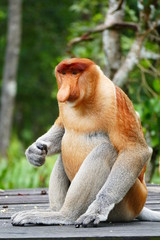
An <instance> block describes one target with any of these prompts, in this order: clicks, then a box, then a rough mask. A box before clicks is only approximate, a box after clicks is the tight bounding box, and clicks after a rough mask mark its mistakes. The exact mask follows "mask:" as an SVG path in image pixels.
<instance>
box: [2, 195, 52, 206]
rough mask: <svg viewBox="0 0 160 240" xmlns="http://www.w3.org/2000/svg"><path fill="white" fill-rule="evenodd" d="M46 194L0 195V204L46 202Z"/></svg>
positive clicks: (47, 200)
mask: <svg viewBox="0 0 160 240" xmlns="http://www.w3.org/2000/svg"><path fill="white" fill-rule="evenodd" d="M48 202H49V199H48V195H34V196H33V195H17V196H2V197H0V205H9V204H25V203H35V204H37V203H48Z"/></svg>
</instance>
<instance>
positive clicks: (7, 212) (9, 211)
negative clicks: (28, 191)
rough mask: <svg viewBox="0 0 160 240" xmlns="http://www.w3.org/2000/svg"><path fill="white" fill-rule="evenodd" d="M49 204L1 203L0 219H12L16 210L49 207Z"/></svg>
mask: <svg viewBox="0 0 160 240" xmlns="http://www.w3.org/2000/svg"><path fill="white" fill-rule="evenodd" d="M47 208H49V204H19V205H15V204H13V205H9V206H7V205H5V206H3V205H1V206H0V219H10V218H11V216H12V215H13V214H14V213H15V212H19V211H23V210H31V209H47Z"/></svg>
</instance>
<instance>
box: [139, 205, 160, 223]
mask: <svg viewBox="0 0 160 240" xmlns="http://www.w3.org/2000/svg"><path fill="white" fill-rule="evenodd" d="M137 219H139V220H141V221H151V222H160V212H158V211H152V210H150V209H148V208H146V207H144V208H143V209H142V211H141V213H140V214H139V216H138V217H137Z"/></svg>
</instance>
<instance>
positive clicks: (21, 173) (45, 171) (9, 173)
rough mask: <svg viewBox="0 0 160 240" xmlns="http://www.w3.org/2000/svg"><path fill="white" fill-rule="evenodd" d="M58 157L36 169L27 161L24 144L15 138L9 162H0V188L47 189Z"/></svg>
mask: <svg viewBox="0 0 160 240" xmlns="http://www.w3.org/2000/svg"><path fill="white" fill-rule="evenodd" d="M55 160H56V157H50V158H47V160H46V162H45V165H44V166H42V167H40V168H35V167H34V166H32V165H31V164H29V162H28V161H27V160H26V158H25V155H24V149H23V145H22V143H20V141H19V140H18V139H17V137H16V136H14V137H13V139H12V141H11V145H10V147H9V150H8V161H6V159H1V160H0V166H1V167H0V188H2V189H11V188H36V187H47V186H48V183H49V176H50V173H51V171H52V168H53V165H54V162H55Z"/></svg>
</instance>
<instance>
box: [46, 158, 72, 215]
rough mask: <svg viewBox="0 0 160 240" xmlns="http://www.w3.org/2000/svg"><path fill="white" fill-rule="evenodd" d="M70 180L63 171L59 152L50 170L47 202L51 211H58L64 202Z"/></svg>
mask: <svg viewBox="0 0 160 240" xmlns="http://www.w3.org/2000/svg"><path fill="white" fill-rule="evenodd" d="M69 185H70V181H69V179H68V177H67V175H66V173H65V171H64V167H63V162H62V157H61V154H60V155H59V156H58V159H57V161H56V163H55V165H54V168H53V170H52V173H51V176H50V180H49V202H50V208H51V209H52V210H53V211H59V210H60V209H61V207H62V205H63V203H64V200H65V197H66V194H67V191H68V188H69Z"/></svg>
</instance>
